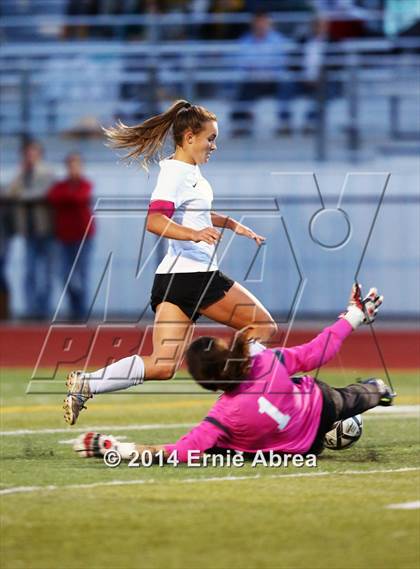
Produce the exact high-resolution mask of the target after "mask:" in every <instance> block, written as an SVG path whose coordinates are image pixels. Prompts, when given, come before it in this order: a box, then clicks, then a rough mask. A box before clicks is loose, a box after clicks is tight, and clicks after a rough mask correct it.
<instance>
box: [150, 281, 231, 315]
mask: <svg viewBox="0 0 420 569" xmlns="http://www.w3.org/2000/svg"><path fill="white" fill-rule="evenodd" d="M233 284H234V281H233V280H232V279H230V278H229V277H227V276H226V275H224V274H223V273H222V272H221V271H207V272H200V273H167V274H156V275H155V280H154V281H153V287H152V294H151V300H150V303H151V306H152V310H153V312H156V308H157V306H158V305H159V304H160V303H161V302H171V303H172V304H175V305H176V306H178V307H179V308H180V309H181V310H182V311H183V312H184V313H185V314H186V315H187V316H188V317H189V318H190V319H191V320H192V321H193V322H195V321H196V320H197V318H198V317H199V316H200V313H199V309H200V308H206V307H207V306H210V305H211V304H213V303H215V302H217V301H218V300H220V299H221V298H223V297H224V296H225V294H226V293H227V291H228V290H229V289H230V288H231V287H232V286H233Z"/></svg>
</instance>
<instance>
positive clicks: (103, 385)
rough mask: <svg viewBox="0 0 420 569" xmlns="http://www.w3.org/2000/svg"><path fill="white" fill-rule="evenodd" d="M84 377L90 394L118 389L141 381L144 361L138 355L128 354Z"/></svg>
mask: <svg viewBox="0 0 420 569" xmlns="http://www.w3.org/2000/svg"><path fill="white" fill-rule="evenodd" d="M84 377H85V378H86V379H88V380H89V387H90V391H91V393H92V395H93V394H95V393H108V392H110V391H119V390H120V389H127V388H128V387H131V386H133V385H138V384H139V383H143V380H144V362H143V359H142V358H141V357H140V356H129V357H128V358H123V359H122V360H119V361H118V362H115V363H114V364H110V365H109V366H107V367H104V368H102V369H99V370H98V371H94V372H92V373H85V374H84Z"/></svg>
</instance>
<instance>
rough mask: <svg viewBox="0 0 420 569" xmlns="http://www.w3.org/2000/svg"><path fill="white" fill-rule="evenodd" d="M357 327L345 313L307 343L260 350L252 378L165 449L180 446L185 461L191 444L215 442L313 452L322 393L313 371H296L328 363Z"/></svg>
mask: <svg viewBox="0 0 420 569" xmlns="http://www.w3.org/2000/svg"><path fill="white" fill-rule="evenodd" d="M351 332H352V327H351V325H350V324H349V323H348V322H347V321H346V320H343V319H339V320H338V321H337V322H336V323H335V324H333V325H332V326H329V327H328V328H325V329H324V330H323V331H322V332H321V334H319V335H318V336H317V337H316V338H314V339H313V340H312V341H311V342H308V343H307V344H302V345H301V346H295V347H293V348H278V349H266V350H264V351H262V352H260V353H259V354H257V355H256V356H254V357H253V358H252V367H251V371H250V373H249V375H248V378H247V379H246V380H245V381H243V382H242V383H240V384H239V385H238V387H236V388H235V389H234V390H233V391H231V392H230V393H223V395H221V396H220V397H219V399H218V400H217V402H216V403H215V404H214V405H213V407H212V408H211V410H210V412H209V414H208V415H207V417H206V418H205V419H204V420H203V421H202V422H201V423H199V424H198V425H197V426H196V427H194V428H193V429H192V430H191V431H190V432H189V433H187V434H186V435H185V436H184V437H182V438H181V439H179V440H178V442H177V443H176V444H172V445H165V449H166V450H167V451H169V452H172V451H173V450H176V451H177V455H178V460H180V461H181V462H186V461H187V460H188V451H190V450H194V451H201V452H204V451H205V450H207V449H209V448H212V447H220V448H227V449H234V450H238V451H244V452H257V451H259V450H262V451H270V450H273V451H279V452H284V453H286V452H287V453H304V452H307V451H308V450H309V449H310V447H311V445H312V443H313V442H314V440H315V436H316V433H317V430H318V427H319V423H320V418H321V411H322V394H321V390H320V388H319V387H318V385H317V384H316V383H315V380H314V378H313V377H311V376H309V375H305V376H302V377H299V378H293V379H292V377H291V376H293V374H295V373H298V372H306V371H310V370H314V369H318V368H319V367H321V365H323V364H325V363H327V362H328V361H329V360H331V359H332V358H333V357H334V356H335V354H336V353H337V352H338V350H339V349H340V347H341V344H342V342H343V340H344V339H345V338H346V337H347V336H348V335H349V334H350V333H351Z"/></svg>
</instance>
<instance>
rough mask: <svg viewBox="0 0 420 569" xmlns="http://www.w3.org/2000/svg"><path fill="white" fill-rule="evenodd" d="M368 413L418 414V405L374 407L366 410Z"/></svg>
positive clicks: (419, 409) (419, 410)
mask: <svg viewBox="0 0 420 569" xmlns="http://www.w3.org/2000/svg"><path fill="white" fill-rule="evenodd" d="M367 414H368V415H370V416H372V415H418V416H419V417H420V405H395V406H392V407H375V408H374V409H370V411H368V412H367Z"/></svg>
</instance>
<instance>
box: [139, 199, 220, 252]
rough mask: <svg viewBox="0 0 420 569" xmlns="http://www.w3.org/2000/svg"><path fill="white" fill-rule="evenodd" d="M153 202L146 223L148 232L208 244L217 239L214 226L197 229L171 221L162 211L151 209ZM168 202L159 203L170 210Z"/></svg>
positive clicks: (212, 243) (218, 236) (218, 235)
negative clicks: (164, 203)
mask: <svg viewBox="0 0 420 569" xmlns="http://www.w3.org/2000/svg"><path fill="white" fill-rule="evenodd" d="M153 204H154V202H153V201H152V202H151V204H150V208H149V213H148V216H147V225H146V229H147V231H150V233H154V234H155V235H159V236H161V237H166V238H168V239H177V240H179V241H194V242H195V243H198V242H199V241H204V242H205V243H208V244H209V245H214V244H215V243H217V241H218V240H219V238H220V233H219V232H218V231H217V229H215V228H214V227H205V228H204V229H200V230H197V229H193V228H192V227H186V226H185V225H180V224H179V223H176V222H175V221H172V219H170V217H168V215H167V214H166V213H163V211H159V210H157V209H153ZM170 204H171V202H166V205H164V206H163V205H161V207H162V209H163V210H170V209H171V208H170ZM172 208H174V204H172Z"/></svg>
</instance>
